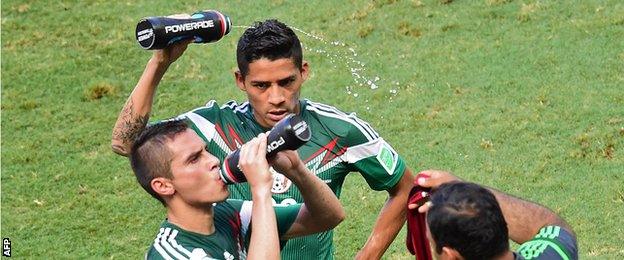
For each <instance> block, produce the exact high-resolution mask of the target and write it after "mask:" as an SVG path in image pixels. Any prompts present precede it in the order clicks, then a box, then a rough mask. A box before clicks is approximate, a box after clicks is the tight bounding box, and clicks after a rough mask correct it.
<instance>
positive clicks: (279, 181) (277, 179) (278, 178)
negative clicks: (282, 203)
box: [269, 167, 292, 194]
mask: <svg viewBox="0 0 624 260" xmlns="http://www.w3.org/2000/svg"><path fill="white" fill-rule="evenodd" d="M269 171H271V174H272V175H273V186H272V187H271V192H272V193H274V194H280V193H284V192H287V191H288V189H290V186H291V185H292V181H290V180H289V179H288V178H286V176H284V175H283V174H281V173H279V172H277V171H276V170H274V169H273V167H270V168H269Z"/></svg>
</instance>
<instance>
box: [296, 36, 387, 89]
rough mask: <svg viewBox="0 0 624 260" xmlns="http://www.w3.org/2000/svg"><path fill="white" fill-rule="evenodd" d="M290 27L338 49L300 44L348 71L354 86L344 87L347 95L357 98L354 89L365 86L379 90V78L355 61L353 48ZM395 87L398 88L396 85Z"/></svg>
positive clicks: (335, 66)
mask: <svg viewBox="0 0 624 260" xmlns="http://www.w3.org/2000/svg"><path fill="white" fill-rule="evenodd" d="M290 27H291V28H292V29H293V30H295V31H297V32H299V33H301V34H303V35H305V36H306V37H308V38H311V39H314V40H317V41H319V42H321V43H322V44H323V45H328V46H329V47H338V49H336V48H334V49H329V50H328V49H327V48H324V47H317V48H313V47H309V46H308V45H305V44H302V45H303V47H304V49H305V50H306V51H309V52H313V53H317V54H320V55H323V56H325V57H327V58H328V59H329V62H330V63H331V64H332V65H333V67H334V68H337V67H338V65H341V66H344V67H346V68H347V69H348V71H349V73H350V74H351V77H352V78H353V82H354V85H351V86H346V87H345V91H346V93H347V95H352V96H353V97H356V98H357V97H358V96H359V93H357V92H355V88H356V87H363V86H366V87H368V88H369V89H371V90H376V89H378V88H380V80H381V78H380V77H379V76H369V75H370V73H368V72H367V71H366V64H365V63H364V62H362V61H361V60H359V59H357V57H358V53H357V51H356V49H355V48H354V47H347V44H345V43H344V42H341V41H327V40H325V39H323V38H322V37H320V36H317V35H314V34H311V33H308V32H306V31H304V30H301V29H299V28H297V27H294V26H290ZM394 82H396V81H394ZM396 85H397V86H398V84H396ZM390 93H391V94H392V95H396V94H397V89H396V88H395V89H392V90H391V91H390Z"/></svg>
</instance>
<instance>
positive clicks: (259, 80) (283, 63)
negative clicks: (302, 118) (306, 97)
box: [236, 58, 308, 128]
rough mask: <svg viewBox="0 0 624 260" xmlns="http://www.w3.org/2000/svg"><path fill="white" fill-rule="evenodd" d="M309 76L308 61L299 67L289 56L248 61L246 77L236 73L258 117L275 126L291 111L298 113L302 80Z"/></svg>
mask: <svg viewBox="0 0 624 260" xmlns="http://www.w3.org/2000/svg"><path fill="white" fill-rule="evenodd" d="M307 78H308V64H307V63H306V62H303V64H302V69H299V68H298V67H297V66H296V65H295V64H294V62H293V60H292V59H290V58H282V59H277V60H273V61H272V60H269V59H266V58H262V59H258V60H255V61H253V62H251V63H249V71H248V73H247V76H245V78H243V77H242V75H241V74H240V73H236V83H237V85H238V87H239V88H240V89H241V90H243V91H245V92H246V93H247V98H248V99H249V103H250V104H251V107H252V108H253V112H254V117H255V119H256V121H257V122H258V123H259V124H260V125H261V126H263V127H267V128H268V127H272V126H274V125H275V124H276V123H277V122H278V121H280V120H281V119H282V118H284V117H286V116H287V115H288V114H291V113H295V114H296V113H299V93H300V90H301V84H303V82H304V81H305V80H306V79H307Z"/></svg>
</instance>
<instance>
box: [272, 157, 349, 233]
mask: <svg viewBox="0 0 624 260" xmlns="http://www.w3.org/2000/svg"><path fill="white" fill-rule="evenodd" d="M272 165H273V167H274V168H275V169H276V170H278V171H279V172H281V173H283V174H284V175H285V176H286V177H288V179H290V180H291V181H292V182H293V183H294V184H295V185H296V186H297V188H299V191H300V192H301V196H302V197H303V202H304V204H303V205H302V206H301V210H299V214H298V215H297V218H296V220H295V222H294V223H293V224H292V225H291V227H290V228H289V229H288V231H286V233H285V234H284V235H283V236H282V238H283V239H289V238H293V237H298V236H304V235H309V234H314V233H318V232H321V231H325V230H329V229H332V228H334V227H336V226H337V225H338V224H340V222H342V220H344V218H345V211H344V209H343V208H342V205H341V204H340V201H338V198H337V197H336V195H334V192H333V191H332V190H331V189H330V188H329V186H327V184H326V183H325V182H323V181H322V180H321V179H320V178H318V177H317V176H316V175H314V173H312V172H311V171H310V170H308V169H307V168H306V167H305V165H304V164H303V162H302V161H301V159H300V158H299V155H298V154H297V152H295V151H282V152H279V153H278V154H277V156H276V157H275V158H274V159H273V160H272Z"/></svg>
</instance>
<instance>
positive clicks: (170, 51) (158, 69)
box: [111, 40, 192, 156]
mask: <svg viewBox="0 0 624 260" xmlns="http://www.w3.org/2000/svg"><path fill="white" fill-rule="evenodd" d="M191 42H192V40H188V41H184V42H180V43H178V44H174V45H172V46H170V47H168V48H166V49H163V50H155V51H154V53H153V54H152V57H151V58H150V60H149V61H148V62H147V65H146V66H145V70H144V71H143V74H142V75H141V78H139V82H138V83H137V84H136V86H135V87H134V90H132V93H131V94H130V97H129V98H128V100H127V101H126V103H125V105H124V107H123V108H122V109H121V112H120V113H119V116H118V117H117V122H115V127H114V128H113V134H112V139H111V148H112V149H113V151H114V152H115V153H117V154H120V155H123V156H128V155H129V154H130V149H131V147H132V144H133V143H134V139H135V138H136V137H137V135H138V134H139V133H140V132H141V131H143V129H144V128H145V125H146V124H147V121H148V120H149V115H150V112H151V111H152V103H153V101H154V94H155V93H156V88H157V87H158V83H160V80H161V79H162V77H163V75H165V72H166V71H167V69H168V68H169V65H171V63H173V62H174V61H175V60H177V59H178V58H179V57H180V56H181V55H182V53H184V50H186V47H187V46H188V44H189V43H191Z"/></svg>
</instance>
